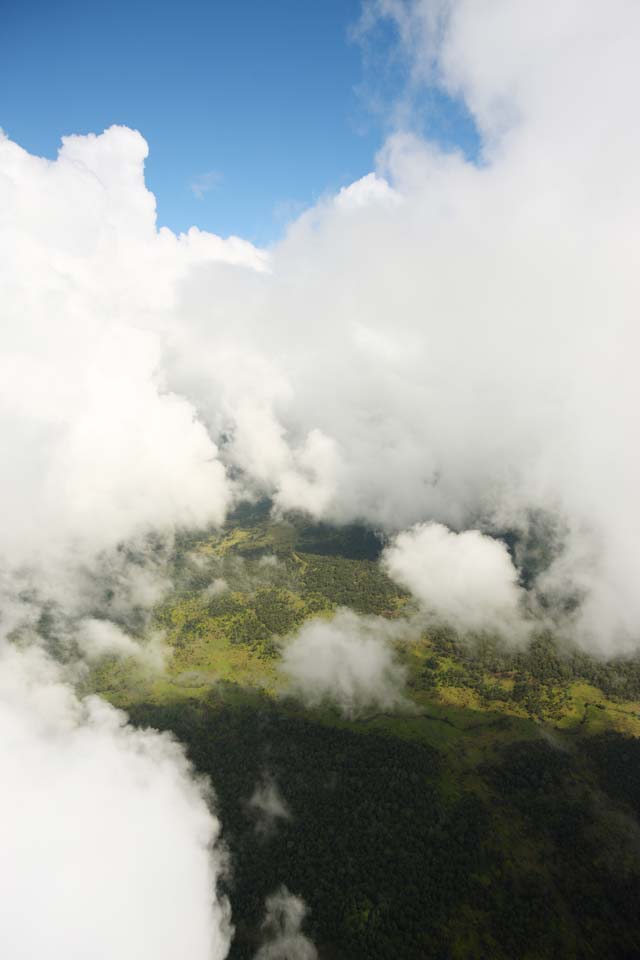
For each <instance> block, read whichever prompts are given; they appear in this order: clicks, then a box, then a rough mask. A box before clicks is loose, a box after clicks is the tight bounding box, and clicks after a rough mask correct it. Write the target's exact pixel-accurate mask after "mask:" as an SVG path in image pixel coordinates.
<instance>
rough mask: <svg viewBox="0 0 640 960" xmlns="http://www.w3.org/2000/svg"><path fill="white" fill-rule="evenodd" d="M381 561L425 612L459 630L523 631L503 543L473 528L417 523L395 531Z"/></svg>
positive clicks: (511, 569)
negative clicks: (395, 534) (454, 527)
mask: <svg viewBox="0 0 640 960" xmlns="http://www.w3.org/2000/svg"><path fill="white" fill-rule="evenodd" d="M382 562H383V564H384V566H385V569H386V571H387V573H388V574H389V576H390V577H392V578H393V579H394V580H395V581H396V582H397V583H399V584H400V585H401V586H403V587H406V588H407V589H408V590H410V591H411V593H412V594H413V595H414V596H415V597H416V598H417V599H418V600H419V601H420V603H421V605H422V606H423V608H424V609H425V610H426V611H428V612H429V613H431V614H434V615H435V616H436V617H440V618H443V619H446V620H448V621H449V622H451V623H453V624H454V625H455V626H457V627H458V628H459V629H461V630H465V631H466V630H496V629H502V630H503V631H504V632H506V633H507V635H509V634H511V635H513V634H514V633H515V634H516V635H517V634H521V633H522V631H523V628H524V618H523V609H522V605H523V601H524V596H523V591H522V589H521V588H520V586H519V585H518V571H517V570H516V568H515V567H514V565H513V563H512V561H511V557H510V556H509V552H508V550H507V548H506V547H505V545H504V544H503V543H500V542H499V541H498V540H495V539H493V538H492V537H488V536H486V535H484V534H482V533H480V531H479V530H466V531H464V532H463V533H454V532H453V531H452V530H448V529H447V527H444V526H443V525H442V524H440V523H425V524H418V525H417V526H415V527H413V528H412V529H410V530H406V531H404V532H403V533H400V534H398V536H397V537H396V538H395V539H394V540H393V542H392V543H391V544H390V545H389V546H388V547H386V549H385V550H384V553H383V556H382Z"/></svg>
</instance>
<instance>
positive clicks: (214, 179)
mask: <svg viewBox="0 0 640 960" xmlns="http://www.w3.org/2000/svg"><path fill="white" fill-rule="evenodd" d="M222 179H223V176H222V174H221V173H220V171H219V170H207V172H206V173H200V174H198V176H197V177H195V179H194V180H192V181H191V183H190V184H189V189H190V190H191V192H192V194H193V195H194V197H197V198H198V200H202V198H203V197H204V195H205V193H210V192H211V190H215V189H216V187H218V186H219V184H220V183H221V182H222Z"/></svg>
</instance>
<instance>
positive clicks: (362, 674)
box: [281, 609, 406, 716]
mask: <svg viewBox="0 0 640 960" xmlns="http://www.w3.org/2000/svg"><path fill="white" fill-rule="evenodd" d="M405 629H406V628H405V625H404V624H397V623H392V622H390V621H388V620H385V619H383V618H382V617H361V616H358V615H357V614H355V613H353V612H352V611H351V610H346V609H344V610H339V611H338V612H337V613H336V614H335V616H334V617H332V619H331V620H325V619H317V620H310V621H308V622H307V623H305V624H303V625H302V627H300V629H299V630H298V632H297V633H296V634H295V636H294V637H293V638H292V639H291V640H290V642H289V643H288V645H287V646H286V647H285V649H284V651H283V654H282V663H281V669H282V671H283V673H284V674H285V676H286V677H287V679H288V681H289V685H290V686H289V689H290V690H291V691H292V692H294V693H296V694H297V695H299V696H301V697H302V698H303V700H304V701H305V702H306V703H308V704H309V705H310V706H317V705H319V704H320V703H322V702H323V701H324V700H329V701H331V702H333V703H335V704H336V705H337V706H338V707H339V708H340V710H341V711H342V712H343V713H344V714H345V715H346V716H356V715H358V714H359V713H362V711H363V710H365V709H367V708H369V707H378V708H379V709H381V710H390V709H393V708H396V707H398V706H401V705H402V704H403V703H404V698H403V694H402V690H403V687H404V681H405V671H404V668H403V667H402V666H401V665H400V664H399V663H397V662H396V659H395V656H394V651H393V648H392V646H391V642H392V640H394V639H395V638H397V637H399V636H401V635H402V633H403V631H404V630H405Z"/></svg>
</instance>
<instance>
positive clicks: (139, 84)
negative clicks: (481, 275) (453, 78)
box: [0, 0, 475, 244]
mask: <svg viewBox="0 0 640 960" xmlns="http://www.w3.org/2000/svg"><path fill="white" fill-rule="evenodd" d="M360 9H361V3H360V0H271V2H268V0H262V2H260V0H225V2H219V0H208V2H204V0H183V2H181V3H175V2H168V0H155V2H154V3H150V2H141V0H129V2H126V3H125V2H122V0H112V2H109V3H107V2H102V0H99V2H91V0H90V2H87V0H83V2H78V0H56V2H55V3H52V2H51V0H9V2H8V3H7V4H6V5H3V19H4V25H3V35H4V43H3V56H2V59H1V61H0V91H1V92H0V126H2V127H3V128H4V130H5V131H6V132H7V133H8V134H9V136H10V137H11V138H12V139H14V140H16V141H17V142H18V143H20V144H21V145H22V146H24V147H26V148H27V149H28V150H29V151H31V152H33V153H38V154H40V155H42V156H48V157H54V156H55V154H56V151H57V147H58V145H59V140H60V137H61V136H62V135H64V134H67V133H87V132H90V131H93V132H100V131H102V130H103V129H104V128H105V127H107V126H110V125H111V124H112V123H122V124H126V125H128V126H131V127H135V128H137V129H139V130H140V131H141V133H142V134H143V135H144V136H145V138H146V139H147V141H148V142H149V147H150V156H149V160H148V161H147V183H148V185H149V187H150V188H151V189H152V190H153V191H154V193H155V194H156V197H157V201H158V219H159V222H160V223H161V224H166V225H167V226H169V227H171V228H172V229H174V230H185V229H187V228H188V227H189V226H190V225H191V224H194V223H195V224H197V225H198V226H200V227H202V228H203V229H208V230H212V231H214V232H216V233H220V234H222V235H223V236H226V235H227V234H230V233H236V234H239V235H241V236H244V237H247V238H248V239H251V240H253V241H254V242H257V243H260V244H264V243H269V242H271V241H273V240H274V239H276V238H277V237H278V235H279V234H280V233H281V232H282V230H283V228H284V225H285V223H286V221H287V219H289V218H291V217H292V216H293V215H295V213H296V212H297V211H298V210H300V209H303V208H304V207H305V206H308V205H309V204H310V203H312V202H313V201H314V200H315V199H317V198H318V197H319V196H321V195H322V194H323V193H324V192H326V191H327V190H336V189H337V188H339V187H340V186H342V185H344V184H345V183H349V182H351V181H352V180H354V179H357V178H358V177H360V176H363V175H364V174H365V173H367V172H368V171H369V170H371V169H372V165H373V158H374V155H375V152H376V150H377V149H378V147H379V146H380V144H381V142H382V140H383V139H384V135H385V133H386V132H388V128H387V127H386V126H385V121H384V118H383V117H381V116H380V115H377V114H374V113H372V112H371V111H370V110H369V109H368V106H367V103H368V97H367V95H366V91H367V88H368V85H369V81H370V80H371V76H372V75H371V73H369V74H368V75H367V73H365V72H364V71H363V63H362V51H361V49H360V47H359V46H358V44H357V43H354V42H352V41H351V40H350V31H351V28H352V26H353V25H354V24H355V23H356V22H357V21H358V17H359V14H360ZM391 41H392V37H391V36H390V35H389V36H387V35H385V32H384V30H383V31H378V34H377V37H376V50H377V53H378V54H379V55H380V60H379V61H378V63H379V64H381V63H382V62H383V60H384V46H385V44H386V43H390V42H391ZM374 72H375V85H376V92H377V93H379V94H380V93H381V94H382V96H383V97H386V96H387V95H388V96H389V97H392V96H393V94H394V93H395V92H397V88H398V87H399V85H401V84H402V76H401V72H402V70H401V68H400V69H399V68H398V67H396V68H394V69H393V70H391V69H390V70H388V71H384V70H382V71H374ZM426 96H427V97H428V100H427V103H428V110H427V111H426V116H427V126H428V130H429V132H430V134H431V135H433V136H435V137H436V138H437V139H440V140H442V141H443V142H445V143H446V144H455V143H459V144H461V145H462V146H463V147H464V148H465V150H466V151H467V152H468V153H470V154H473V152H474V150H475V144H474V135H473V130H472V128H471V127H470V125H469V122H468V120H467V119H466V118H465V116H464V114H463V113H462V112H461V111H460V109H459V108H458V107H457V106H456V105H455V104H452V103H450V102H449V101H447V100H446V99H444V98H442V97H441V96H440V95H438V94H436V93H434V92H433V91H430V92H426ZM194 185H195V187H196V189H195V191H194V189H192V187H193V186H194ZM198 187H199V188H200V189H198Z"/></svg>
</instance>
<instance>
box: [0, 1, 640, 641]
mask: <svg viewBox="0 0 640 960" xmlns="http://www.w3.org/2000/svg"><path fill="white" fill-rule="evenodd" d="M368 15H369V19H370V21H371V20H375V19H376V18H378V19H379V18H382V19H383V20H384V22H387V23H388V22H389V21H390V22H392V23H394V24H395V25H396V26H397V33H398V42H399V45H400V50H401V53H402V55H403V56H404V57H405V58H407V62H408V64H409V66H410V75H411V83H412V90H413V91H415V90H416V89H418V88H419V85H420V84H421V83H423V82H426V81H429V82H432V83H437V84H439V85H440V86H441V87H442V88H443V89H444V90H445V91H447V92H448V93H450V94H451V95H453V96H456V97H458V98H460V99H462V100H463V101H464V102H465V104H466V106H467V108H468V110H469V111H470V114H471V116H472V118H473V120H474V122H475V124H476V127H477V129H478V132H479V136H480V140H481V160H480V163H478V164H473V163H469V162H468V161H466V160H465V159H464V158H463V156H462V155H460V154H458V153H455V152H454V153H444V152H442V151H441V150H439V149H438V148H437V147H436V146H434V144H432V143H430V142H428V141H426V140H424V139H421V138H420V137H419V136H417V135H416V134H413V133H410V132H406V131H405V132H397V133H395V134H394V135H392V136H391V137H390V138H389V139H388V140H387V142H386V144H385V145H384V147H383V149H382V150H381V151H380V154H379V156H378V159H377V164H376V170H375V171H373V172H372V173H371V174H369V175H367V177H365V178H363V179H362V180H361V181H358V182H357V183H356V184H353V185H351V186H349V187H348V188H345V189H343V190H342V191H341V192H340V193H339V194H338V195H337V196H336V197H333V198H332V197H327V198H325V199H323V200H322V201H321V202H320V203H318V204H317V205H316V206H315V207H314V208H312V209H311V210H309V211H307V212H306V213H304V214H303V215H302V216H301V217H299V218H298V220H297V221H295V222H294V223H293V224H292V225H291V227H290V228H289V230H288V232H287V234H286V236H285V238H284V239H283V241H282V242H281V243H280V244H278V245H277V246H276V247H275V248H273V249H272V250H271V251H269V252H264V251H260V250H257V249H256V248H254V247H252V246H251V245H250V244H248V243H246V242H243V241H241V240H239V239H238V238H233V237H232V238H229V239H227V240H223V239H221V238H219V237H216V236H213V235H211V234H206V233H203V232H201V231H198V230H197V229H195V228H194V229H192V230H191V231H189V232H188V233H187V234H184V235H180V236H175V235H174V234H172V233H171V232H170V231H168V230H166V229H164V228H160V229H158V227H157V224H156V221H155V205H154V198H153V196H152V195H151V194H150V193H149V191H148V190H147V189H146V187H145V185H144V159H145V156H146V150H147V148H146V144H145V142H144V140H143V139H142V137H141V136H140V135H139V134H138V133H135V132H133V131H130V130H126V129H124V128H121V127H113V128H111V129H110V130H108V131H106V132H105V133H103V134H102V135H100V136H97V137H96V136H90V137H77V136H74V137H67V138H65V139H64V141H63V146H62V149H61V151H60V154H59V157H58V159H57V161H55V162H49V161H45V160H42V159H39V158H37V157H32V156H29V155H28V154H27V153H26V152H25V151H23V150H21V149H20V147H18V146H17V145H15V144H13V143H11V142H10V141H9V140H8V139H6V138H5V139H4V140H3V141H2V143H1V144H0V201H1V202H2V205H3V210H4V211H5V215H4V217H3V225H2V228H1V234H0V252H1V254H2V257H1V259H0V280H1V282H2V289H3V294H4V296H3V303H4V317H3V330H2V346H3V351H2V356H3V361H2V370H1V371H0V373H1V374H2V376H1V377H0V428H1V429H2V435H3V439H4V444H5V454H6V457H7V460H8V462H10V463H11V464H12V469H11V470H10V471H5V472H4V473H3V476H2V478H1V479H0V496H1V497H2V501H3V504H5V506H6V516H7V518H8V521H7V523H6V525H5V527H4V529H3V531H2V535H1V540H0V554H2V555H3V556H4V557H5V558H6V559H7V562H9V558H10V562H11V563H15V562H16V561H17V560H18V559H20V560H21V561H22V562H23V563H31V564H33V563H37V564H40V566H43V565H46V563H47V562H49V558H51V557H54V556H59V555H60V554H61V553H62V554H64V553H65V552H66V553H69V552H72V555H73V556H74V557H77V556H78V554H79V553H80V554H83V555H90V554H92V553H95V551H96V550H97V549H101V550H105V549H107V550H108V549H112V548H113V546H114V544H116V543H118V542H120V541H122V540H126V539H127V538H129V537H134V536H142V535H144V534H145V533H146V532H147V531H148V530H149V529H158V528H160V529H173V528H175V527H176V526H202V525H206V524H209V523H216V522H219V521H220V520H221V519H222V518H223V517H224V515H225V512H226V511H227V509H228V508H229V506H230V504H231V503H233V502H234V500H235V499H237V498H238V497H240V496H242V495H245V494H251V493H257V492H260V493H261V494H265V493H266V494H268V495H270V496H272V497H273V499H274V501H275V503H276V505H277V506H278V507H279V508H281V509H284V510H287V509H296V510H305V511H308V512H309V513H311V514H312V515H313V516H315V517H321V518H323V519H326V520H330V521H338V522H342V521H350V520H354V519H360V520H364V521H366V522H369V523H371V524H372V525H373V526H374V527H375V528H377V529H384V530H386V531H388V532H390V533H396V532H398V531H399V530H402V529H403V528H407V527H411V526H412V525H414V524H415V523H418V522H425V521H435V522H438V523H442V524H446V525H448V526H449V527H451V528H452V529H454V530H456V531H458V532H461V531H464V530H465V529H469V528H471V529H479V530H480V531H481V532H482V533H484V534H490V533H492V532H496V531H502V530H505V529H511V530H513V531H516V533H519V534H520V535H522V536H526V535H527V533H528V530H529V527H530V518H531V516H532V515H537V514H539V513H540V512H546V513H548V514H551V515H553V516H556V517H558V518H559V520H560V521H561V526H562V528H563V529H564V531H565V534H564V539H563V543H562V545H561V550H560V551H559V554H558V556H557V558H556V561H555V562H554V564H553V565H552V566H551V569H548V570H547V571H546V572H545V574H544V578H543V580H542V581H541V585H540V586H541V588H544V590H545V591H546V594H547V596H560V595H562V596H566V595H567V594H569V595H572V596H574V597H579V599H580V612H579V613H578V614H577V615H576V616H575V617H574V620H573V622H572V624H571V629H572V631H573V632H574V633H575V634H576V636H577V637H578V639H580V640H581V641H582V642H583V643H584V644H587V645H591V646H595V647H599V648H601V649H603V650H604V651H613V650H615V651H619V650H621V649H627V648H631V647H633V646H635V645H637V641H638V637H639V636H640V599H639V597H640V594H639V593H638V591H637V589H636V579H637V571H638V569H639V567H640V547H639V544H640V510H639V508H638V506H637V502H636V501H637V498H636V490H637V488H638V482H639V481H640V462H639V461H640V454H639V453H638V448H637V444H636V443H635V442H634V436H635V410H636V409H637V408H638V403H639V400H640V397H639V396H638V390H639V388H638V378H637V376H636V369H635V366H636V365H635V356H636V354H637V351H638V347H639V346H640V344H639V343H638V338H639V334H638V327H637V324H636V323H635V313H636V307H637V303H638V293H639V291H638V284H639V281H638V270H637V264H636V255H635V234H636V230H635V214H634V211H635V210H636V209H637V205H638V200H639V199H640V196H639V194H640V184H639V181H638V177H637V169H638V160H639V159H640V136H639V135H638V132H637V130H636V128H635V126H634V125H633V124H632V123H630V122H629V117H630V116H633V110H634V106H635V102H634V100H633V91H634V90H635V89H636V87H637V83H638V79H639V77H638V69H639V68H638V63H637V56H636V43H635V38H636V37H637V35H638V30H639V27H640V23H639V17H640V14H639V13H638V10H637V7H636V5H635V4H633V3H629V2H625V0H616V2H614V3H613V4H612V5H609V6H608V7H607V9H606V11H605V10H604V8H603V7H602V5H600V4H597V3H585V4H580V5H577V4H575V3H572V2H570V0H563V2H561V3H559V4H555V3H554V4H553V5H552V6H549V8H548V10H546V11H545V7H544V5H543V7H540V6H539V5H533V6H532V5H531V4H528V3H526V2H525V0H519V2H515V3H502V2H500V3H490V4H487V3H478V4H476V3H470V2H467V0H450V2H443V0H436V2H429V3H427V2H418V0H416V2H412V3H406V4H400V3H396V2H391V0H380V2H378V3H373V4H370V5H369V7H368Z"/></svg>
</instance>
